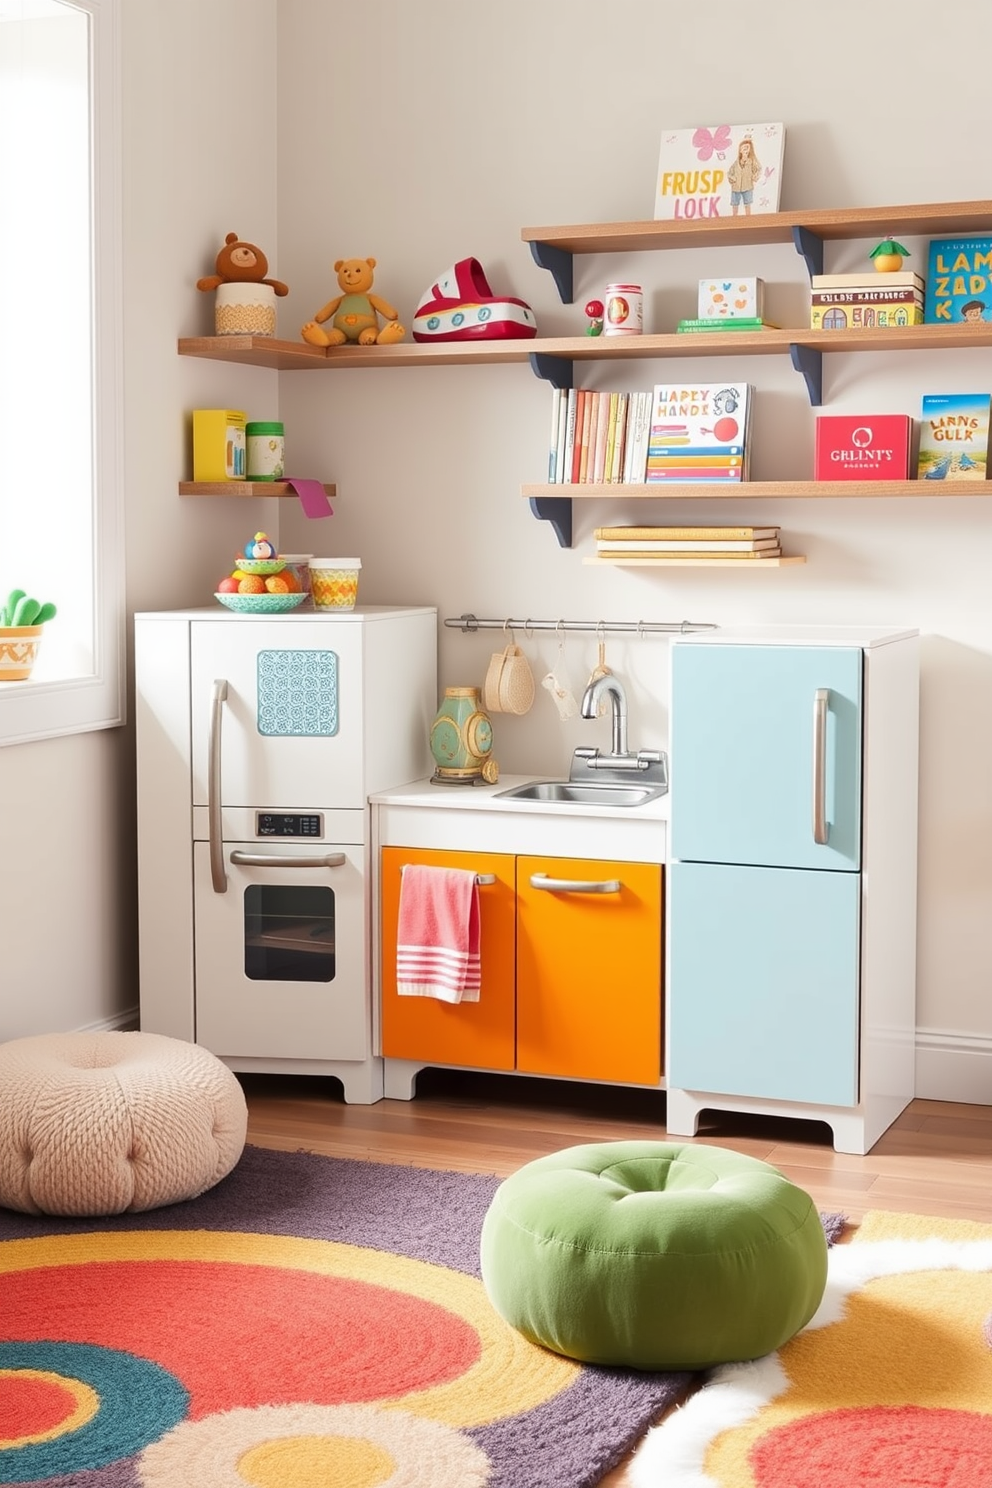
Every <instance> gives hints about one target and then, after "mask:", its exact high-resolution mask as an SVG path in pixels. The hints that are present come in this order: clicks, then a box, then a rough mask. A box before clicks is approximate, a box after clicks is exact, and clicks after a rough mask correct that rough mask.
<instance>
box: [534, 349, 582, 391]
mask: <svg viewBox="0 0 992 1488" xmlns="http://www.w3.org/2000/svg"><path fill="white" fill-rule="evenodd" d="M530 366H531V371H532V372H533V374H534V376H535V377H541V378H543V379H544V381H545V382H550V383H551V385H552V387H556V388H570V387H571V386H572V363H571V362H570V361H569V360H568V358H567V357H558V356H549V355H548V354H547V352H543V351H532V352H531V353H530Z"/></svg>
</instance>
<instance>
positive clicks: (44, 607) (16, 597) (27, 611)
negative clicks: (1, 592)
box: [0, 589, 56, 626]
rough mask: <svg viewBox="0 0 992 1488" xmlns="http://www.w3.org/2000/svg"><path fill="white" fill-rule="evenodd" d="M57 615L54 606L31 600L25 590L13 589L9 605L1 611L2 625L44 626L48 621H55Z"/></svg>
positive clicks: (8, 599) (0, 622)
mask: <svg viewBox="0 0 992 1488" xmlns="http://www.w3.org/2000/svg"><path fill="white" fill-rule="evenodd" d="M55 615H56V609H55V606H54V605H53V604H49V603H46V604H41V603H40V601H39V600H37V599H31V598H30V597H29V596H28V595H27V594H25V592H24V590H23V589H12V590H11V591H10V593H9V594H8V596H7V603H6V604H5V605H4V607H3V609H2V610H0V625H3V626H11V625H44V623H45V621H46V620H54V619H55Z"/></svg>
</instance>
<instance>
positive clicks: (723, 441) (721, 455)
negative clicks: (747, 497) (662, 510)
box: [646, 382, 751, 485]
mask: <svg viewBox="0 0 992 1488" xmlns="http://www.w3.org/2000/svg"><path fill="white" fill-rule="evenodd" d="M750 391H751V389H750V387H749V386H748V384H747V383H745V382H734V383H726V382H714V383H711V384H709V385H708V386H698V387H687V386H684V385H683V384H680V383H660V384H659V385H658V386H656V387H655V390H654V400H653V406H652V411H651V428H650V435H649V440H648V457H647V470H646V483H647V484H648V485H664V484H666V483H669V484H671V483H672V482H680V483H689V484H695V483H697V482H699V483H703V482H705V483H710V484H726V483H727V482H729V481H742V480H747V467H748V450H747V433H748V422H749V418H750V408H751V398H750Z"/></svg>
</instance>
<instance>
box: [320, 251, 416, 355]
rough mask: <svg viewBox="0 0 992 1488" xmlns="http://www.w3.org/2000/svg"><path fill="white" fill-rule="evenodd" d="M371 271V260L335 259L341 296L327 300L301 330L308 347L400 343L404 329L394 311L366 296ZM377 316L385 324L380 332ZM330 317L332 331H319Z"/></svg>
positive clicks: (372, 297)
mask: <svg viewBox="0 0 992 1488" xmlns="http://www.w3.org/2000/svg"><path fill="white" fill-rule="evenodd" d="M374 269H375V259H374V258H339V259H338V261H337V263H336V264H335V265H334V272H335V273H336V274H337V276H338V286H339V288H340V289H341V290H342V291H343V293H342V294H339V295H338V296H337V297H336V298H335V299H333V300H328V302H327V304H326V305H324V307H323V308H322V309H320V310H318V311H317V314H316V315H315V316H314V318H313V320H308V321H307V323H306V325H305V326H303V328H302V330H301V331H300V335H301V336H302V337H303V339H304V341H308V342H309V343H310V345H311V346H343V345H344V344H345V342H347V341H356V342H357V343H358V345H359V346H375V345H377V344H378V345H379V346H390V345H392V343H393V342H394V341H402V340H403V337H404V336H405V335H406V330H405V329H404V327H403V326H401V325H400V323H399V321H398V320H397V318H396V316H397V311H396V310H394V309H393V306H392V305H388V304H387V303H386V301H385V300H383V299H381V298H380V297H379V295H374V294H369V290H370V289H371V288H372V279H373V270H374ZM380 315H381V316H382V317H383V319H384V320H385V321H386V324H385V325H384V326H383V327H382V329H381V330H380V328H379V316H380ZM332 316H333V317H334V318H333V321H332V322H331V330H329V331H325V330H322V329H321V322H322V321H325V320H331V317H332Z"/></svg>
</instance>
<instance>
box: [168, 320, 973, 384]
mask: <svg viewBox="0 0 992 1488" xmlns="http://www.w3.org/2000/svg"><path fill="white" fill-rule="evenodd" d="M793 346H803V347H807V348H809V349H810V350H811V351H819V352H824V351H828V352H830V351H839V352H850V351H941V350H946V349H949V348H961V347H974V346H992V323H988V322H982V323H981V324H979V325H967V326H966V325H954V326H942V325H940V326H939V325H922V326H884V327H881V328H880V329H875V330H868V331H814V330H811V329H810V328H809V327H806V328H805V329H804V328H802V327H798V326H797V327H793V328H783V329H781V330H767V331H706V332H700V333H699V334H697V335H691V334H684V335H679V334H678V333H677V332H671V333H666V334H665V335H658V336H538V337H533V338H531V339H530V340H519V341H516V340H515V341H478V342H475V341H449V342H445V343H444V344H443V345H440V346H431V345H428V344H426V343H423V342H401V343H400V344H399V345H398V346H365V347H362V348H361V349H358V350H353V351H352V350H348V351H345V350H344V349H343V348H339V349H337V350H331V349H329V348H323V347H317V346H307V345H306V343H305V342H303V341H300V342H299V343H297V342H293V341H276V340H273V339H272V338H271V337H268V336H192V337H183V338H182V339H181V340H180V342H179V353H180V355H181V356H192V357H207V358H210V359H211V360H213V361H219V362H241V363H245V364H247V365H249V366H252V367H270V368H274V369H275V370H277V371H281V372H298V371H325V372H332V371H352V370H354V369H355V368H356V367H361V368H367V369H373V368H376V367H458V366H464V365H465V364H466V363H480V364H481V363H490V364H492V363H498V362H528V361H530V359H531V357H533V356H543V357H557V358H559V359H561V360H562V361H565V362H622V361H631V360H644V359H645V358H648V357H680V358H681V357H711V356H723V357H725V356H788V355H790V352H791V348H792V347H793Z"/></svg>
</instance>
